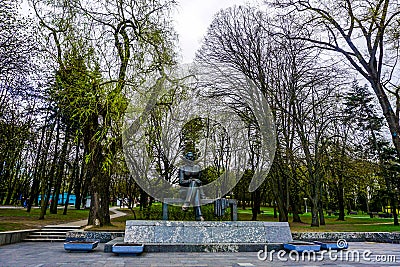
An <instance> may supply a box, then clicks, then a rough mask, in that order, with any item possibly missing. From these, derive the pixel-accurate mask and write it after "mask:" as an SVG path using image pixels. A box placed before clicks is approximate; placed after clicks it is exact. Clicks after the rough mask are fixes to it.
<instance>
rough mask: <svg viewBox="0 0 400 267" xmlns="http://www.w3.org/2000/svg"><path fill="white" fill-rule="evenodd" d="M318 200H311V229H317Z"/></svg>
mask: <svg viewBox="0 0 400 267" xmlns="http://www.w3.org/2000/svg"><path fill="white" fill-rule="evenodd" d="M318 213H319V209H318V200H315V199H311V227H319V219H318Z"/></svg>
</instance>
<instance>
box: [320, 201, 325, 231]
mask: <svg viewBox="0 0 400 267" xmlns="http://www.w3.org/2000/svg"><path fill="white" fill-rule="evenodd" d="M318 211H319V225H325V216H324V209H323V207H322V201H320V202H319V206H318Z"/></svg>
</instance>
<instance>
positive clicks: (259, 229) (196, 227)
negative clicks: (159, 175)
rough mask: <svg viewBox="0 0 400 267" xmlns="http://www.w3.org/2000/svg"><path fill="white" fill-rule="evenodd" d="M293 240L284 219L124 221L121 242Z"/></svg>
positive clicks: (265, 242)
mask: <svg viewBox="0 0 400 267" xmlns="http://www.w3.org/2000/svg"><path fill="white" fill-rule="evenodd" d="M290 241H292V235H291V232H290V228H289V224H288V223H287V222H259V221H239V222H215V221H205V222H196V221H185V222H184V221H140V220H130V221H126V228H125V237H124V242H126V243H141V244H145V245H149V244H160V245H162V244H165V245H177V244H187V245H188V244H195V245H209V244H220V245H221V244H230V245H234V244H271V243H287V242H290Z"/></svg>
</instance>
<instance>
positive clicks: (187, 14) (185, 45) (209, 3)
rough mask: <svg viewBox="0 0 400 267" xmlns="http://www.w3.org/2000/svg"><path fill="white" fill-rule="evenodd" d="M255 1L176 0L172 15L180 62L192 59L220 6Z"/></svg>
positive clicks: (187, 61)
mask: <svg viewBox="0 0 400 267" xmlns="http://www.w3.org/2000/svg"><path fill="white" fill-rule="evenodd" d="M246 2H250V3H251V2H257V1H256V0H253V1H251V0H248V1H245V0H178V7H177V11H176V13H175V16H174V21H175V30H176V31H177V33H178V35H179V44H180V50H181V52H182V61H181V62H182V63H190V62H192V61H193V58H194V55H195V53H196V51H197V49H199V48H200V45H201V39H202V38H203V36H204V35H205V34H206V32H207V28H208V26H209V25H210V23H211V22H212V19H213V16H214V14H215V13H216V12H218V11H219V10H220V9H222V8H227V7H230V6H233V5H235V4H236V5H240V4H245V3H246Z"/></svg>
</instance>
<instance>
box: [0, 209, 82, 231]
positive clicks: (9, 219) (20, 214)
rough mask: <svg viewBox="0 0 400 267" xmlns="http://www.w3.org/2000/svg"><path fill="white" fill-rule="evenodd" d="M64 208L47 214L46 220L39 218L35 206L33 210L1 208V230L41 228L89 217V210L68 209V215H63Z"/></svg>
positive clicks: (38, 212)
mask: <svg viewBox="0 0 400 267" xmlns="http://www.w3.org/2000/svg"><path fill="white" fill-rule="evenodd" d="M62 212H63V210H58V213H57V214H50V212H49V211H47V215H46V216H45V219H44V220H39V219H38V218H39V215H40V210H39V209H37V208H34V209H32V210H31V212H29V213H28V212H26V209H0V231H13V230H23V229H31V228H40V227H42V226H44V225H48V224H62V223H66V222H71V221H78V220H83V219H87V218H88V214H89V211H88V210H75V209H71V210H68V212H67V215H62Z"/></svg>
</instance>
